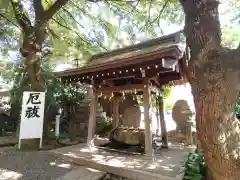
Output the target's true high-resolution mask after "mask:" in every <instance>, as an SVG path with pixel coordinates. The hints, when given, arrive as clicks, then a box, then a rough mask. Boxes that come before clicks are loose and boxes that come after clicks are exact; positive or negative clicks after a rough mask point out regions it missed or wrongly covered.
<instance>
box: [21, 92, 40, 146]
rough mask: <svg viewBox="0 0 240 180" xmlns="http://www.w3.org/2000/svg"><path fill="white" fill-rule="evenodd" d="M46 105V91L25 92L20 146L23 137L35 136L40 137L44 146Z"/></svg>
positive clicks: (30, 137) (31, 137)
mask: <svg viewBox="0 0 240 180" xmlns="http://www.w3.org/2000/svg"><path fill="white" fill-rule="evenodd" d="M44 106H45V92H29V91H25V92H23V99H22V113H21V124H20V133H19V148H20V147H21V139H33V138H40V148H41V147H42V134H43V118H44Z"/></svg>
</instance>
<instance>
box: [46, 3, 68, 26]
mask: <svg viewBox="0 0 240 180" xmlns="http://www.w3.org/2000/svg"><path fill="white" fill-rule="evenodd" d="M69 1H70V0H57V1H56V2H55V3H54V4H53V5H52V6H51V7H50V8H49V9H48V10H46V11H45V12H44V14H43V16H42V20H43V22H47V21H49V20H50V19H51V18H52V17H53V15H54V14H55V13H57V12H58V11H59V10H60V9H61V8H62V7H63V6H65V5H66V4H67V3H68V2H69Z"/></svg>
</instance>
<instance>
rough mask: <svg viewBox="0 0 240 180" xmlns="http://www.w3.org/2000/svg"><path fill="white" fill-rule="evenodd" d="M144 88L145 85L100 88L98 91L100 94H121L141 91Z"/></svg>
mask: <svg viewBox="0 0 240 180" xmlns="http://www.w3.org/2000/svg"><path fill="white" fill-rule="evenodd" d="M143 88H144V85H143V84H129V85H124V86H113V87H105V88H98V89H97V90H96V91H97V92H98V93H101V92H121V91H127V90H129V91H131V90H137V91H139V90H141V91H142V89H143Z"/></svg>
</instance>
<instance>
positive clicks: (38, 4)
mask: <svg viewBox="0 0 240 180" xmlns="http://www.w3.org/2000/svg"><path fill="white" fill-rule="evenodd" d="M33 7H34V11H35V23H36V24H40V23H41V16H42V14H43V12H44V10H43V6H42V1H41V0H33Z"/></svg>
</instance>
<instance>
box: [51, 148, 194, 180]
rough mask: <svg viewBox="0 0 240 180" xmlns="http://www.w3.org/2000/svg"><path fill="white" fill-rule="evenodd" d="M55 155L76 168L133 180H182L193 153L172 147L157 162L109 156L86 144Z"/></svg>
mask: <svg viewBox="0 0 240 180" xmlns="http://www.w3.org/2000/svg"><path fill="white" fill-rule="evenodd" d="M190 150H191V149H190ZM51 152H52V153H53V154H55V155H56V156H58V157H60V158H63V159H64V160H67V161H70V162H73V163H75V164H78V165H82V166H87V167H90V168H94V169H99V170H101V171H104V172H108V173H112V174H116V175H119V176H122V177H126V178H129V179H133V180H146V179H148V180H173V179H179V180H180V179H181V177H182V175H179V172H180V171H181V167H182V165H183V163H184V160H185V158H186V155H187V154H188V152H189V149H187V148H185V147H184V146H181V145H172V146H170V148H169V149H162V150H161V155H156V156H155V158H154V159H149V158H147V157H145V156H140V155H129V154H128V155H127V154H122V153H116V152H107V151H104V150H102V149H97V148H94V147H92V148H89V147H86V144H78V145H75V146H69V147H64V148H60V149H55V150H53V151H51Z"/></svg>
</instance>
